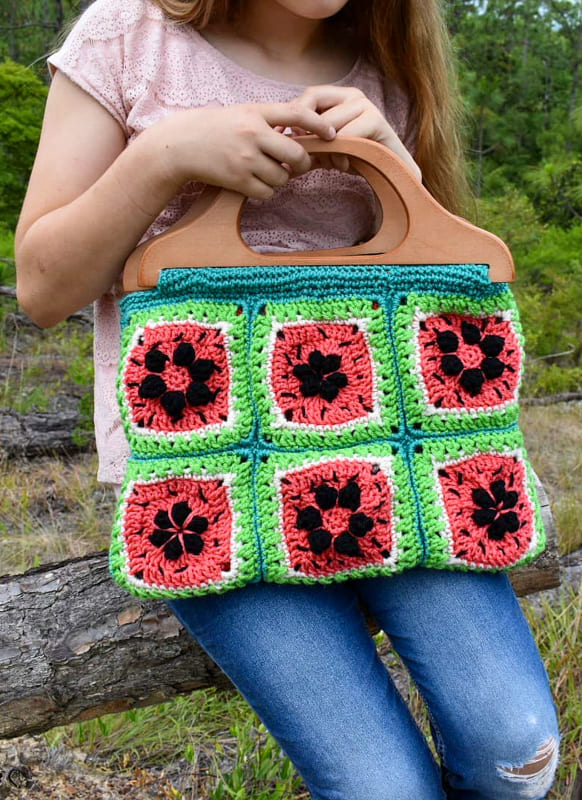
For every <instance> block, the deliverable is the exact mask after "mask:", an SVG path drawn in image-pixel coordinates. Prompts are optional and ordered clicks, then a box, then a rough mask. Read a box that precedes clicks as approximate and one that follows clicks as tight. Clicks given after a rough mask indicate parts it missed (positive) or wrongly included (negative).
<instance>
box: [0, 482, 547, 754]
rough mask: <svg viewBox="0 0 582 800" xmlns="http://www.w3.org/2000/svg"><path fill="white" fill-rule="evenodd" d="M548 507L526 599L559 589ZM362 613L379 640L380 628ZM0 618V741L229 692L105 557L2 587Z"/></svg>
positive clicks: (521, 590) (522, 579)
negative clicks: (179, 698) (215, 689)
mask: <svg viewBox="0 0 582 800" xmlns="http://www.w3.org/2000/svg"><path fill="white" fill-rule="evenodd" d="M542 492H543V490H542ZM542 502H543V505H544V519H545V525H546V530H547V533H548V539H549V544H548V547H547V550H546V552H545V553H543V554H542V556H541V557H540V558H539V559H537V561H536V562H534V564H533V565H532V566H528V567H526V568H522V569H519V570H514V571H511V572H510V577H511V580H512V583H513V585H514V588H515V589H516V592H517V593H518V594H522V595H523V594H526V593H530V592H532V591H538V590H540V589H543V588H552V587H555V586H558V585H559V580H560V572H559V561H558V558H557V546H556V534H555V530H554V526H553V523H552V519H551V513H550V508H549V504H548V501H547V498H546V497H545V494H542ZM232 591H236V590H232ZM363 610H364V612H365V614H366V618H367V620H368V624H369V627H370V632H371V633H376V632H377V631H378V630H379V628H378V625H377V624H376V623H375V620H374V619H373V617H372V616H371V615H370V614H369V612H367V609H365V608H363ZM0 618H1V619H2V628H1V630H0V676H1V678H2V680H1V681H0V738H5V739H10V738H13V737H15V736H21V735H23V734H36V733H41V732H43V731H47V730H49V729H51V728H54V727H55V726H58V725H66V724H69V723H71V722H80V721H82V720H86V719H91V718H93V717H98V716H102V715H103V714H110V713H114V712H118V711H124V710H126V709H130V708H136V707H140V706H147V705H151V704H158V703H162V702H164V701H166V700H170V699H171V698H173V697H175V696H176V695H178V694H186V693H189V692H191V691H193V690H194V689H201V688H204V687H208V686H219V687H221V688H231V689H232V688H233V686H232V684H231V683H230V681H229V680H228V678H227V677H226V676H225V675H224V673H223V672H222V671H221V670H220V669H219V667H217V666H216V664H214V662H213V661H212V660H211V659H210V658H209V656H208V655H207V654H206V653H205V651H204V650H203V649H202V648H201V647H200V645H199V644H198V643H197V642H196V641H195V640H193V639H192V637H191V636H190V635H189V634H188V633H187V632H186V631H185V629H184V628H183V627H182V625H181V624H180V623H179V622H178V620H177V619H176V617H174V615H173V614H172V613H171V612H170V609H169V608H168V606H167V605H166V604H165V603H164V602H163V601H160V600H151V601H148V600H141V599H139V598H137V597H134V596H133V595H130V594H129V593H128V592H126V591H125V590H124V589H122V588H121V587H119V586H118V585H117V584H116V583H114V582H113V580H112V579H111V577H110V575H109V570H108V555H107V551H104V552H99V553H90V554H88V555H86V556H83V557H81V558H76V559H71V560H69V561H64V562H61V563H55V564H44V565H43V566H41V567H37V568H35V569H32V570H29V571H28V572H26V573H24V574H22V575H13V576H4V577H3V578H0Z"/></svg>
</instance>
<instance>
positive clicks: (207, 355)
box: [118, 302, 253, 456]
mask: <svg viewBox="0 0 582 800" xmlns="http://www.w3.org/2000/svg"><path fill="white" fill-rule="evenodd" d="M246 319H247V317H246V315H245V314H244V313H243V309H242V307H241V306H236V305H232V304H226V303H223V304H219V303H209V302H205V303H194V302H185V303H181V304H179V305H171V306H163V305H159V306H157V307H156V308H154V309H150V310H146V311H139V312H137V313H135V314H134V315H133V316H132V319H131V323H130V324H129V325H128V326H127V328H126V329H125V330H124V332H123V341H122V350H121V365H120V371H119V373H118V397H119V403H120V407H121V414H122V420H123V423H124V429H125V432H126V435H127V438H128V440H129V443H130V445H131V448H132V452H133V453H134V454H135V455H144V456H154V455H160V454H164V453H175V454H176V455H180V454H185V453H189V452H192V451H201V450H208V449H216V448H218V447H222V446H224V445H227V444H232V443H236V442H240V441H241V440H244V439H245V438H247V437H248V436H249V434H250V432H251V429H252V421H253V420H252V412H251V410H250V401H249V397H250V392H249V379H248V372H247V367H246V362H245V351H246V336H247V335H246Z"/></svg>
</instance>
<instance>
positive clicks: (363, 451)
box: [257, 445, 423, 584]
mask: <svg viewBox="0 0 582 800" xmlns="http://www.w3.org/2000/svg"><path fill="white" fill-rule="evenodd" d="M346 457H347V458H352V457H353V458H358V457H360V458H361V457H382V458H389V459H390V461H391V467H392V472H393V475H394V484H393V490H394V501H393V502H394V521H395V532H396V537H395V538H396V542H395V547H396V548H397V552H398V557H397V559H396V564H395V566H389V567H387V566H385V565H371V566H369V567H361V568H358V567H354V568H353V569H347V570H344V571H342V572H334V573H332V574H331V575H323V576H322V577H320V578H318V577H313V576H310V575H309V576H307V575H300V574H298V575H290V574H288V570H289V566H288V565H287V564H286V553H285V544H284V538H283V532H282V530H281V525H280V518H279V513H280V508H279V506H280V504H279V500H278V497H277V487H276V481H275V474H276V471H277V470H281V469H283V470H289V469H292V468H293V467H300V466H303V467H306V468H307V467H310V466H312V465H314V464H317V463H319V462H321V461H322V460H324V459H325V460H329V459H332V460H337V459H342V458H346ZM257 506H258V514H259V526H260V529H261V533H262V537H261V541H262V546H263V569H264V580H265V581H272V582H276V583H312V584H317V583H334V582H336V581H342V580H348V579H349V578H368V577H373V576H375V575H393V574H395V573H398V572H402V571H403V570H405V569H410V568H411V567H414V566H416V565H417V564H420V563H421V561H422V558H423V544H422V541H421V540H420V539H419V538H418V537H417V536H416V534H415V533H414V531H415V530H417V521H416V505H415V501H414V496H413V493H412V489H411V481H410V476H409V473H408V468H407V466H406V463H405V461H404V458H403V457H402V455H401V454H400V453H399V452H398V451H396V453H394V452H391V448H390V447H389V446H388V447H387V446H382V445H368V446H365V445H360V446H358V447H353V448H348V449H346V450H345V451H342V453H338V452H337V451H335V450H334V451H331V450H324V451H321V450H317V451H307V452H303V453H273V454H272V455H270V456H269V457H268V458H267V460H266V461H265V462H263V463H261V464H260V466H259V468H258V471H257Z"/></svg>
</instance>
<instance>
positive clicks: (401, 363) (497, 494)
mask: <svg viewBox="0 0 582 800" xmlns="http://www.w3.org/2000/svg"><path fill="white" fill-rule="evenodd" d="M298 141H300V142H301V143H302V144H303V146H304V147H306V149H307V150H308V151H309V152H320V151H325V152H338V153H344V154H346V155H348V156H349V157H350V161H351V163H352V164H353V165H354V166H355V167H356V169H357V170H358V172H359V173H360V174H361V175H363V176H364V177H366V178H367V179H368V181H369V183H370V184H371V185H372V187H373V188H374V189H375V192H376V195H377V196H378V198H379V199H380V202H381V205H382V209H383V222H382V225H381V228H380V230H379V231H378V233H377V234H376V236H375V237H374V238H373V239H372V240H370V241H369V242H366V243H364V244H360V245H358V246H355V247H352V248H345V249H336V250H324V251H312V252H310V253H303V252H302V253H293V257H292V261H293V263H292V264H290V263H289V260H290V259H291V256H289V254H286V255H284V256H283V255H281V254H262V255H260V254H258V253H256V252H255V251H253V250H251V249H250V248H248V247H247V246H246V245H245V244H244V242H243V241H242V239H241V237H240V234H239V230H238V228H239V224H238V221H239V219H240V213H241V209H242V204H243V202H244V197H243V196H242V195H240V194H237V193H234V192H227V191H219V190H215V191H214V193H213V194H212V192H211V195H212V196H211V197H210V201H211V202H209V200H208V197H209V195H206V208H205V209H204V210H202V211H201V210H200V208H199V207H197V208H196V209H193V210H192V211H190V212H189V213H188V215H186V217H184V218H183V219H182V220H181V221H180V222H179V223H177V224H176V225H175V226H174V227H173V228H172V229H171V230H170V231H167V232H165V233H164V234H162V235H161V236H159V237H155V238H154V239H151V240H150V241H149V242H147V243H145V244H144V245H142V246H141V247H140V248H138V249H137V250H136V251H135V252H134V254H132V256H131V257H130V259H129V260H128V262H127V265H126V268H125V271H124V278H123V280H124V283H123V286H124V290H125V291H126V292H129V293H128V294H126V295H125V296H124V297H123V298H122V299H121V301H120V306H121V315H122V341H121V360H120V365H119V372H118V384H117V385H118V401H119V406H120V410H121V416H122V420H123V425H124V430H125V433H126V436H127V439H128V441H129V444H130V448H131V458H130V459H129V462H128V464H127V471H126V475H125V479H124V482H123V486H122V489H121V494H120V497H119V500H118V503H117V507H116V513H115V521H114V529H113V534H112V541H111V546H110V554H109V568H110V573H111V575H112V577H113V579H114V580H115V581H116V582H117V583H119V584H120V585H121V586H123V587H124V588H125V589H126V590H127V591H129V592H130V593H132V594H134V595H137V596H139V597H143V598H177V597H188V596H192V595H204V594H208V593H210V592H224V591H226V590H229V589H235V588H237V587H241V586H244V585H245V584H247V583H249V582H254V581H260V580H264V581H275V582H278V583H329V582H332V581H339V580H345V579H347V578H358V577H369V576H376V575H391V574H393V573H397V572H400V571H402V570H405V569H409V568H411V567H414V566H417V565H422V566H425V567H431V568H434V569H458V570H487V571H494V570H508V569H512V568H514V567H517V566H521V565H523V564H525V563H527V562H529V561H531V560H532V559H534V558H535V557H536V556H537V555H539V554H540V553H541V552H542V550H543V549H544V547H545V534H544V528H543V524H542V519H541V511H540V504H539V500H538V497H537V495H536V489H535V486H534V477H533V473H532V470H531V467H530V465H529V463H528V460H527V455H526V451H525V449H524V443H523V438H522V434H521V432H520V429H519V426H518V412H519V405H518V391H519V386H520V381H521V374H522V360H523V347H522V345H523V339H522V331H521V327H520V322H519V315H518V310H517V308H516V305H515V301H514V298H513V296H512V293H511V291H510V288H509V286H508V281H511V280H513V277H514V270H513V262H512V259H511V255H510V253H509V251H508V249H507V248H506V246H505V245H504V244H503V242H501V240H499V239H498V238H497V237H495V236H493V235H492V234H490V233H488V232H486V231H483V230H481V229H479V228H476V227H474V226H473V225H470V224H469V223H468V222H466V221H465V220H463V219H461V218H459V217H455V216H453V215H452V214H450V213H449V212H447V211H446V210H445V209H443V208H442V207H441V206H440V205H438V203H436V201H435V200H434V199H433V198H432V196H431V195H430V194H429V193H428V192H427V191H426V189H424V188H423V187H422V186H421V185H420V184H419V183H418V181H417V180H416V179H415V178H414V176H413V175H412V173H411V172H410V171H409V170H408V169H407V168H406V167H405V165H404V164H403V162H402V161H400V159H398V157H397V156H395V155H394V154H393V153H391V152H390V151H389V150H388V149H387V148H385V147H382V146H381V145H379V144H376V143H373V142H370V141H368V140H364V139H359V138H354V137H339V138H337V139H336V140H335V141H334V142H332V143H326V142H323V141H321V140H319V139H317V138H316V137H311V136H310V137H301V138H300V139H298ZM232 265H236V266H232ZM185 267H187V268H185ZM162 268H163V270H162Z"/></svg>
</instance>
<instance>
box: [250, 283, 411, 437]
mask: <svg viewBox="0 0 582 800" xmlns="http://www.w3.org/2000/svg"><path fill="white" fill-rule="evenodd" d="M251 369H252V381H253V389H254V391H255V397H256V403H257V407H258V411H259V414H260V418H261V431H262V436H263V437H264V438H265V439H266V440H267V441H272V442H273V443H274V444H276V445H278V446H281V447H309V446H320V447H322V446H323V447H326V446H327V447H329V446H335V445H341V444H354V443H357V442H360V441H369V440H371V439H377V438H387V437H390V436H391V435H393V433H395V432H397V431H398V425H399V414H398V400H397V390H396V382H395V376H394V370H393V357H392V352H391V349H390V345H389V342H388V338H387V331H386V321H385V314H384V310H383V308H382V307H381V306H380V304H379V303H378V302H374V301H370V300H365V299H362V298H346V299H335V300H326V301H309V300H305V301H297V302H288V303H266V304H265V305H263V306H262V307H261V309H260V312H259V313H258V314H257V317H256V320H255V324H254V330H253V340H252V365H251Z"/></svg>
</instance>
